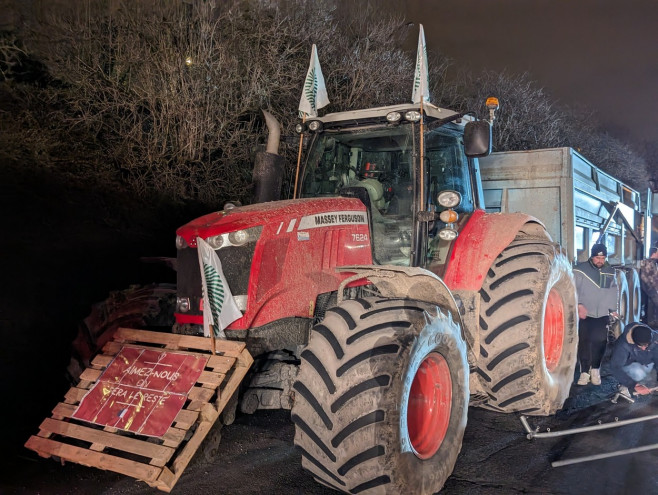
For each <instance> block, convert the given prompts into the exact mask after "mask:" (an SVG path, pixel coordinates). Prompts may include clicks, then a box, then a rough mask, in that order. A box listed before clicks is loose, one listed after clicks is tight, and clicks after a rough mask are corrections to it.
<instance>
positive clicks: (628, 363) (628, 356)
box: [610, 323, 658, 397]
mask: <svg viewBox="0 0 658 495" xmlns="http://www.w3.org/2000/svg"><path fill="white" fill-rule="evenodd" d="M657 339H658V335H656V332H654V331H653V330H652V329H651V328H649V327H648V326H647V325H645V324H644V323H629V324H628V325H626V328H624V332H623V333H622V334H621V335H620V336H619V338H618V339H617V341H616V342H615V343H614V347H613V349H612V355H611V357H610V371H611V372H612V374H613V375H614V377H615V378H616V379H617V381H618V382H619V384H620V385H619V392H620V393H622V394H624V395H625V396H627V397H630V396H631V395H630V392H635V393H636V394H638V395H646V394H649V393H651V390H650V389H649V388H648V387H647V386H646V385H643V384H641V383H639V382H641V381H644V380H645V379H646V378H647V376H648V375H649V373H651V370H653V369H655V368H656V366H657V365H658V345H657V343H656V340H657ZM629 391H630V392H629Z"/></svg>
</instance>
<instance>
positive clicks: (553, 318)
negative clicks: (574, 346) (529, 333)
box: [544, 289, 564, 373]
mask: <svg viewBox="0 0 658 495" xmlns="http://www.w3.org/2000/svg"><path fill="white" fill-rule="evenodd" d="M563 342H564V304H563V303H562V298H561V297H560V294H559V293H558V292H557V291H556V290H555V289H551V290H550V292H549V293H548V300H547V301H546V310H545V312H544V360H545V361H546V368H547V369H548V371H549V372H551V373H552V372H553V371H555V369H556V368H557V365H558V363H559V362H560V357H561V356H562V344H563Z"/></svg>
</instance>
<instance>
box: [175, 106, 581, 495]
mask: <svg viewBox="0 0 658 495" xmlns="http://www.w3.org/2000/svg"><path fill="white" fill-rule="evenodd" d="M268 123H271V119H268ZM271 129H272V130H273V131H275V134H277V132H278V129H277V126H276V125H272V126H271ZM298 131H299V132H300V136H301V137H303V143H304V145H303V146H300V150H301V149H302V148H303V157H302V159H301V161H300V166H299V167H298V171H297V172H298V175H297V180H296V188H295V191H294V199H290V200H282V201H280V200H278V190H279V189H280V183H281V175H282V169H281V168H280V161H279V158H278V157H277V156H276V155H275V151H276V145H274V146H272V145H271V143H270V146H268V151H269V152H268V153H265V154H264V155H263V156H262V157H261V158H262V161H261V162H260V164H257V166H256V170H255V178H256V182H257V191H259V193H258V194H259V198H258V201H259V202H257V203H255V204H252V205H249V206H233V205H230V204H228V205H226V207H225V208H224V210H223V211H219V212H215V213H211V214H208V215H205V216H203V217H201V218H198V219H196V220H193V221H191V222H190V223H188V224H186V225H184V226H182V227H180V228H179V229H178V231H177V238H176V246H177V249H178V251H177V252H178V256H177V273H178V275H177V277H178V281H177V303H176V304H177V308H176V312H175V317H176V325H175V328H174V332H175V333H179V334H201V333H202V332H203V297H202V279H201V273H200V269H199V261H198V254H197V238H199V237H200V238H202V239H204V240H205V241H206V242H207V243H208V244H210V246H212V248H213V249H214V250H215V252H216V253H217V255H218V257H219V259H220V260H221V264H222V269H223V274H224V276H225V279H226V281H227V283H228V285H229V287H230V290H231V292H232V294H233V297H234V298H235V301H236V302H237V305H238V308H239V309H240V311H241V312H242V317H240V318H239V319H237V320H236V321H234V322H233V323H232V324H231V325H230V326H228V327H227V328H225V329H224V331H225V333H226V336H227V338H228V339H229V340H239V341H243V342H246V343H247V348H248V349H249V351H250V353H251V354H252V356H253V357H254V359H255V362H254V365H253V366H252V369H251V373H250V374H249V375H248V378H247V379H246V380H245V381H244V382H243V383H242V385H241V388H240V391H239V408H240V410H241V411H243V412H246V413H251V412H254V411H255V410H257V409H273V408H284V409H291V414H292V421H293V422H294V424H295V431H296V433H295V445H296V446H297V447H298V448H299V449H300V451H301V453H302V462H303V466H304V467H305V468H306V469H307V470H308V471H310V473H311V474H312V476H314V477H315V478H316V479H317V480H318V481H319V482H320V483H322V484H324V485H327V486H329V487H332V488H335V489H337V490H340V491H344V492H347V493H413V494H421V493H422V494H430V493H435V492H437V491H439V490H440V489H441V487H442V486H443V484H444V482H445V480H446V478H447V477H448V476H449V475H450V473H451V472H452V469H453V467H454V464H455V462H456V459H457V455H458V453H459V451H460V449H461V444H462V437H463V434H464V428H465V426H466V420H467V411H468V406H469V404H470V405H478V406H481V407H484V408H487V409H490V410H494V411H499V412H522V413H523V414H527V415H549V414H552V413H554V412H555V411H556V410H558V409H559V408H560V407H562V404H563V402H564V400H565V399H566V397H567V395H568V392H569V388H570V384H571V382H572V379H573V371H574V366H575V360H576V344H577V318H576V296H575V290H574V285H573V282H572V277H571V272H570V264H569V261H568V259H567V258H566V256H565V255H564V254H563V252H562V251H561V250H560V248H559V246H558V245H557V244H555V243H554V242H553V241H552V240H551V237H550V236H549V235H548V234H547V231H546V229H545V228H544V226H543V225H542V224H541V223H540V222H539V221H538V220H536V219H535V218H534V217H531V216H529V215H526V214H521V213H514V214H501V213H495V214H489V213H486V212H485V210H484V203H483V193H482V187H481V182H480V175H479V169H478V157H483V156H486V155H487V154H488V153H489V151H490V148H491V124H490V122H488V121H486V120H474V119H473V118H469V117H468V116H467V115H464V114H460V113H456V112H453V111H451V110H446V109H443V108H438V107H436V106H433V105H431V104H427V103H425V104H424V105H418V104H403V105H396V106H388V107H381V108H373V109H368V110H359V111H350V112H341V113H332V114H327V115H325V116H323V117H319V118H312V119H311V120H307V121H305V122H303V123H301V124H300V125H299V126H298ZM270 185H271V186H270Z"/></svg>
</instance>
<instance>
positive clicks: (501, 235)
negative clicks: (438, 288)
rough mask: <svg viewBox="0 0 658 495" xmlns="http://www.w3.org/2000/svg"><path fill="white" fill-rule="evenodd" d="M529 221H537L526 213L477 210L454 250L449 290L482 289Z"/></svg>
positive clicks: (446, 277) (446, 278) (447, 274)
mask: <svg viewBox="0 0 658 495" xmlns="http://www.w3.org/2000/svg"><path fill="white" fill-rule="evenodd" d="M528 222H538V220H537V219H536V218H534V217H531V216H530V215H526V214H524V213H485V212H484V210H475V211H474V212H473V214H472V215H471V218H469V220H468V223H467V224H466V225H465V226H464V228H463V229H462V231H461V232H460V233H459V237H457V239H456V240H455V242H454V245H453V247H452V252H451V253H450V260H449V261H448V266H447V268H446V272H445V274H444V277H443V281H444V282H445V283H446V285H447V286H448V288H449V289H450V290H470V291H478V290H480V288H481V287H482V282H483V281H484V278H485V277H486V275H487V271H488V270H489V267H490V266H491V265H492V263H493V262H494V260H495V259H496V258H497V257H498V255H499V254H500V253H501V252H502V251H503V249H505V248H506V247H507V246H508V245H509V243H510V242H512V241H513V240H514V238H515V237H516V234H517V233H518V231H519V229H520V228H521V227H522V226H523V225H524V224H526V223H528Z"/></svg>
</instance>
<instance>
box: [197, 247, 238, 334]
mask: <svg viewBox="0 0 658 495" xmlns="http://www.w3.org/2000/svg"><path fill="white" fill-rule="evenodd" d="M196 242H197V249H198V252H199V267H200V268H201V280H202V284H203V333H204V335H205V336H206V337H209V336H210V325H213V329H214V330H215V337H220V338H223V339H225V338H226V334H225V333H224V329H225V328H226V327H227V326H229V325H230V324H231V323H233V322H234V321H235V320H237V319H238V318H241V317H242V313H241V312H240V310H239V309H238V306H237V304H236V303H235V299H233V294H231V289H230V288H229V286H228V284H227V283H226V278H225V277H224V273H223V272H222V262H221V261H220V260H219V257H218V256H217V253H216V252H215V250H214V249H213V248H212V247H210V245H209V244H208V243H207V242H206V241H204V240H203V239H201V237H197V239H196Z"/></svg>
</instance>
